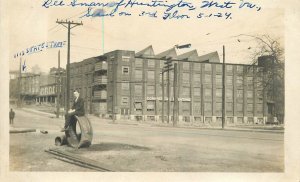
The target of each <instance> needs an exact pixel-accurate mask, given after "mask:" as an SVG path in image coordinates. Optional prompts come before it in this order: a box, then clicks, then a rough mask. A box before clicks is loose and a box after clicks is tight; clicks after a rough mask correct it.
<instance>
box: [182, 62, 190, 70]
mask: <svg viewBox="0 0 300 182" xmlns="http://www.w3.org/2000/svg"><path fill="white" fill-rule="evenodd" d="M182 68H183V70H189V69H190V63H186V62H183V63H182Z"/></svg>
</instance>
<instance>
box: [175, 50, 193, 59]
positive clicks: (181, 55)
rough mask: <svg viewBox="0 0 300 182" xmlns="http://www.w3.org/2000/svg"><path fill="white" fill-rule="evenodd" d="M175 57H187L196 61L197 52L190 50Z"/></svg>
mask: <svg viewBox="0 0 300 182" xmlns="http://www.w3.org/2000/svg"><path fill="white" fill-rule="evenodd" d="M176 59H178V60H183V59H187V60H190V61H197V59H198V52H197V50H192V51H189V52H186V53H183V54H180V55H179V56H177V57H176Z"/></svg>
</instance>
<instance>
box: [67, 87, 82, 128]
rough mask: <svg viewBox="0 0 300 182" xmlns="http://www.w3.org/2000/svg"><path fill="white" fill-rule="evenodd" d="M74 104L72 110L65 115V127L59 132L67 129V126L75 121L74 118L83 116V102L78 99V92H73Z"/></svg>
mask: <svg viewBox="0 0 300 182" xmlns="http://www.w3.org/2000/svg"><path fill="white" fill-rule="evenodd" d="M73 94H74V103H73V106H72V109H70V110H69V111H68V113H67V114H66V115H65V126H64V128H63V129H62V130H61V132H64V131H66V130H68V129H69V126H70V124H71V122H72V121H73V120H74V119H75V117H74V116H75V115H76V116H84V114H85V111H84V100H83V99H82V98H81V97H79V92H78V91H77V90H74V92H73Z"/></svg>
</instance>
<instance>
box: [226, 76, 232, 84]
mask: <svg viewBox="0 0 300 182" xmlns="http://www.w3.org/2000/svg"><path fill="white" fill-rule="evenodd" d="M232 78H233V77H232V76H226V84H227V85H232Z"/></svg>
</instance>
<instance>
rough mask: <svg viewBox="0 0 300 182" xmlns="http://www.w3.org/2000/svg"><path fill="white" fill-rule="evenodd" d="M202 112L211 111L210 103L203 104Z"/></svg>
mask: <svg viewBox="0 0 300 182" xmlns="http://www.w3.org/2000/svg"><path fill="white" fill-rule="evenodd" d="M204 111H206V112H209V111H211V102H205V104H204Z"/></svg>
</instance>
